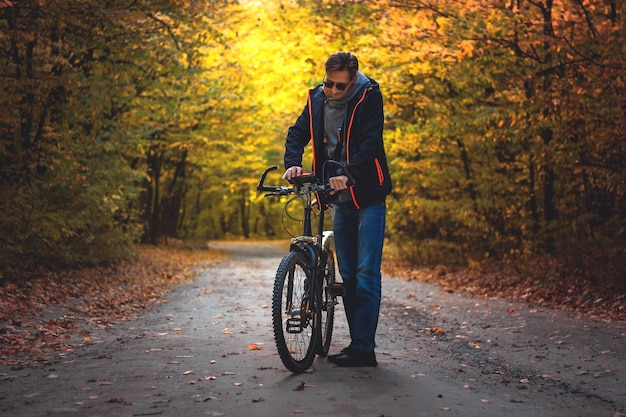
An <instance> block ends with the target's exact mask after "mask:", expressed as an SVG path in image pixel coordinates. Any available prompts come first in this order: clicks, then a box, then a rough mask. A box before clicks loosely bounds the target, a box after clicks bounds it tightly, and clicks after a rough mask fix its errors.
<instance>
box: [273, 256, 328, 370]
mask: <svg viewBox="0 0 626 417" xmlns="http://www.w3.org/2000/svg"><path fill="white" fill-rule="evenodd" d="M308 262H309V259H308V257H307V256H305V255H304V254H303V253H300V252H290V253H288V254H287V255H285V257H283V259H282V261H281V263H280V265H279V266H278V270H277V271H276V277H275V280H274V291H273V294H272V325H273V328H274V341H275V342H276V348H277V350H278V355H279V357H280V359H281V361H282V362H283V364H284V365H285V367H286V368H287V369H289V370H290V371H291V372H293V373H302V372H305V371H306V370H307V369H309V368H310V367H311V365H312V364H313V360H314V359H315V354H316V351H317V346H318V344H319V341H318V340H319V334H320V331H319V317H318V316H317V315H315V314H309V313H307V312H306V310H307V302H308V298H309V295H310V291H309V289H308V288H309V287H308V285H309V284H310V282H311V276H310V275H311V271H310V270H309V269H308V268H307V265H308ZM315 293H316V294H319V291H315ZM316 298H318V300H317V302H318V303H319V302H320V300H319V297H318V296H316ZM310 310H313V311H314V305H310ZM288 330H289V331H288Z"/></svg>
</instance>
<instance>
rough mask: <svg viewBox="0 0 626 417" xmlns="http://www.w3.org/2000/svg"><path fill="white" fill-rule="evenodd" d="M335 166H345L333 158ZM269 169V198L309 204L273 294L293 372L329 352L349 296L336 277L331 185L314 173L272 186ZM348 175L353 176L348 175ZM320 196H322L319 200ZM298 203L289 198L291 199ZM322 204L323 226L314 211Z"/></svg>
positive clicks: (279, 334) (281, 345) (278, 331)
mask: <svg viewBox="0 0 626 417" xmlns="http://www.w3.org/2000/svg"><path fill="white" fill-rule="evenodd" d="M333 163H334V164H337V165H339V167H340V168H343V167H341V166H340V164H338V163H336V162H334V161H333ZM276 169H277V167H276V166H274V167H270V168H268V169H266V170H265V172H264V173H263V175H262V176H261V180H260V181H259V184H258V186H257V190H258V191H261V192H263V191H266V192H269V193H268V194H266V196H288V195H292V194H293V195H295V196H296V197H294V198H299V199H301V200H302V201H303V202H304V208H303V218H302V221H303V225H302V235H301V236H297V237H293V238H292V239H291V244H290V250H289V253H288V254H287V255H285V256H284V257H283V259H282V260H281V263H280V265H279V267H278V270H277V272H276V277H275V281H274V291H273V293H272V324H273V329H274V338H275V341H276V347H277V349H278V354H279V356H280V358H281V360H282V361H283V363H284V364H285V366H286V367H287V368H288V369H289V370H291V371H292V372H295V373H299V372H304V371H305V370H306V369H307V368H308V367H309V366H311V364H312V362H313V359H314V358H315V356H316V355H320V356H326V355H327V354H328V349H329V346H330V343H331V338H332V326H333V317H334V307H335V305H336V304H337V301H336V299H337V297H338V296H342V295H343V284H342V283H337V282H336V281H335V264H336V260H335V258H334V250H333V247H332V242H333V232H332V231H329V230H324V220H325V212H326V210H327V209H328V208H329V207H330V204H331V202H330V200H329V199H328V198H327V197H328V196H329V195H331V194H332V189H331V188H330V185H329V184H322V183H321V182H320V180H319V179H318V178H317V177H316V176H314V175H312V174H307V175H302V176H299V177H296V178H292V179H291V180H290V181H289V182H290V183H291V184H292V185H293V187H283V186H266V185H264V184H263V183H264V181H265V177H266V176H267V174H268V172H270V171H272V170H276ZM346 176H348V179H349V180H350V181H352V183H353V180H352V179H351V177H350V176H349V173H347V175H346ZM315 198H317V200H315ZM291 201H293V199H292V200H289V201H288V202H287V203H286V205H285V207H286V206H287V204H289V202H291ZM317 208H319V215H318V216H317V217H318V224H317V229H316V230H315V231H314V230H313V229H314V228H313V217H314V214H313V211H314V210H316V209H317Z"/></svg>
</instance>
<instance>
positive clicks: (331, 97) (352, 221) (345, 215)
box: [283, 52, 391, 367]
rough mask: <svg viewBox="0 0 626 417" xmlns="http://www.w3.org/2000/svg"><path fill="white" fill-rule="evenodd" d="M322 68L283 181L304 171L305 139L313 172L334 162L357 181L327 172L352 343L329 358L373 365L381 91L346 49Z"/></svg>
mask: <svg viewBox="0 0 626 417" xmlns="http://www.w3.org/2000/svg"><path fill="white" fill-rule="evenodd" d="M325 69H326V77H325V79H324V81H323V83H322V84H321V85H318V86H317V87H315V88H313V89H312V90H310V91H309V96H308V100H307V104H306V106H305V108H304V111H303V112H302V114H301V115H300V116H299V117H298V119H297V120H296V122H295V124H294V125H293V126H292V127H290V128H289V131H288V133H287V138H286V141H285V158H284V159H285V161H284V162H285V173H284V175H283V178H284V179H287V180H289V179H291V178H294V177H296V176H299V175H302V154H303V152H304V148H305V146H306V145H307V144H308V143H309V142H310V143H311V144H312V148H313V172H314V174H315V175H317V176H318V177H320V178H321V179H322V180H324V178H322V176H323V175H325V172H323V171H324V167H325V165H324V163H325V162H326V161H327V160H335V161H338V162H341V163H342V164H343V165H344V166H345V168H346V169H347V170H348V172H349V173H350V174H351V176H352V177H353V178H354V184H351V182H349V181H348V177H347V176H346V175H343V173H342V172H341V171H334V173H333V172H332V171H331V174H330V179H329V183H330V185H331V187H332V188H333V189H334V190H335V194H334V196H333V207H332V218H333V230H334V235H335V249H336V251H337V261H338V264H339V273H340V274H341V277H342V279H343V283H344V297H343V302H344V307H345V311H346V317H347V320H348V326H349V328H350V338H351V342H350V345H349V346H348V347H346V348H345V349H343V350H342V351H341V352H340V353H338V354H334V355H329V356H328V360H329V361H331V362H333V363H335V364H336V365H337V366H346V367H348V366H350V367H354V366H376V365H377V362H376V354H375V353H374V348H375V347H376V344H375V340H374V339H375V334H376V327H377V325H378V315H379V311H380V299H381V272H380V268H381V261H382V251H383V241H384V234H385V218H386V205H385V199H386V196H387V195H388V194H389V193H390V192H391V179H390V177H389V169H388V167H387V158H386V156H385V150H384V146H383V119H384V118H383V101H382V95H381V93H380V89H379V86H378V83H377V82H376V81H374V80H372V79H371V78H368V77H367V76H365V75H364V74H363V73H362V72H360V71H359V63H358V60H357V58H356V56H354V55H353V54H351V53H349V52H337V53H335V54H332V55H331V56H330V57H329V58H328V60H327V61H326V65H325ZM326 167H328V165H326ZM326 172H328V170H326Z"/></svg>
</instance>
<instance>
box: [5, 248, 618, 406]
mask: <svg viewBox="0 0 626 417" xmlns="http://www.w3.org/2000/svg"><path fill="white" fill-rule="evenodd" d="M211 246H212V247H213V248H216V249H220V250H223V251H226V252H228V253H229V254H230V257H229V258H228V259H227V260H225V261H222V262H219V263H216V264H213V265H210V266H207V267H205V268H203V269H202V270H200V271H199V272H198V275H197V278H196V280H195V281H194V283H192V284H190V285H187V286H184V287H182V288H180V289H178V290H177V291H176V292H175V293H173V294H171V297H169V299H168V302H167V303H163V304H160V305H158V306H157V307H155V308H154V309H153V310H152V311H150V312H148V313H147V314H145V315H144V316H143V317H141V318H139V319H138V320H136V321H133V322H126V323H124V324H122V325H119V326H116V327H114V328H110V329H108V330H95V329H94V331H93V333H92V335H91V336H92V337H91V339H92V343H91V344H89V345H87V346H85V347H83V348H81V349H79V350H77V351H75V352H73V353H70V354H67V355H66V356H64V357H62V358H61V359H60V360H59V361H57V362H56V363H55V364H53V365H51V366H47V367H38V368H9V367H0V413H2V415H3V416H11V417H13V416H16V417H17V416H29V417H32V416H50V415H53V416H54V415H58V416H90V417H95V416H112V415H115V416H173V417H186V416H250V415H257V416H294V415H309V416H319V415H334V416H385V417H389V416H463V417H471V416H476V417H489V416H494V417H495V416H498V417H502V416H507V417H522V416H524V417H526V416H527V417H537V416H554V417H560V416H562V417H576V416H580V417H587V416H589V417H623V416H626V388H625V383H624V381H626V370H625V366H624V365H625V363H626V347H625V344H624V338H625V336H626V324H625V323H623V322H613V323H604V322H594V321H585V320H581V319H579V318H577V317H573V316H569V315H567V314H565V313H562V312H559V311H554V310H549V309H545V308H533V307H532V306H529V305H525V304H519V303H512V302H508V301H506V300H499V299H477V298H471V297H466V296H463V295H460V294H455V293H452V294H450V293H446V292H445V291H443V290H442V289H440V288H438V287H435V286H432V285H429V284H424V283H420V282H415V281H406V280H402V279H395V278H392V277H388V276H385V277H384V279H383V304H382V310H381V318H380V324H379V332H378V336H377V342H378V345H379V346H378V348H377V358H378V362H379V366H378V367H377V368H351V369H345V368H337V367H334V366H333V365H332V364H331V363H328V362H327V361H326V360H324V359H321V358H318V359H316V361H315V362H314V366H313V368H312V369H311V371H310V372H308V373H305V374H301V375H292V374H291V373H290V372H288V371H287V370H286V369H284V367H283V366H282V363H281V362H280V359H279V358H278V355H277V353H276V348H275V346H274V341H273V337H272V328H271V318H270V304H271V292H272V284H273V276H274V271H275V269H276V267H277V265H278V263H279V261H280V258H281V256H282V254H284V252H285V248H284V247H280V246H277V245H270V244H265V243H264V244H259V243H242V242H237V243H228V242H214V243H212V244H211ZM335 323H336V327H335V333H334V338H333V344H332V346H331V352H334V351H338V350H340V349H341V348H342V347H344V346H345V345H346V344H347V343H348V336H347V329H346V325H345V318H344V316H343V310H342V309H338V311H337V312H336V319H335Z"/></svg>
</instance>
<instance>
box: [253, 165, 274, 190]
mask: <svg viewBox="0 0 626 417" xmlns="http://www.w3.org/2000/svg"><path fill="white" fill-rule="evenodd" d="M277 169H278V166H277V165H274V166H271V167H269V168H267V169H266V170H265V172H263V175H261V179H260V180H259V184H258V185H257V186H256V189H257V191H273V190H274V188H275V187H267V186H265V185H264V183H265V177H267V174H268V173H269V172H271V171H275V170H277Z"/></svg>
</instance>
